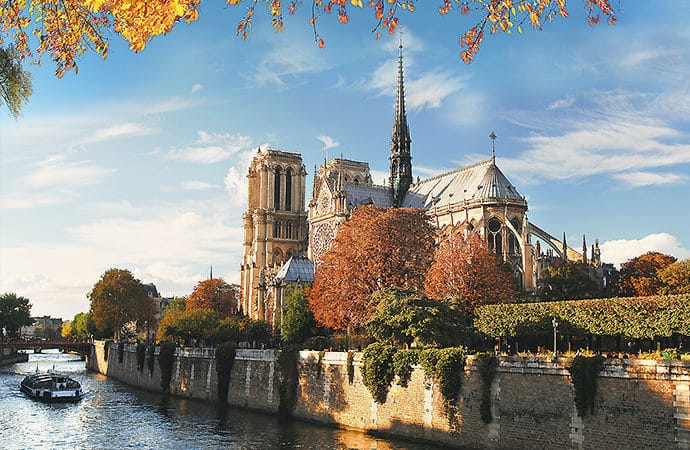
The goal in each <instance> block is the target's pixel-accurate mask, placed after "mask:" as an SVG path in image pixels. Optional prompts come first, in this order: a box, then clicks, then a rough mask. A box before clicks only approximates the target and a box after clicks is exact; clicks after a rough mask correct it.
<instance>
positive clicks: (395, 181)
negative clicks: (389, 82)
mask: <svg viewBox="0 0 690 450" xmlns="http://www.w3.org/2000/svg"><path fill="white" fill-rule="evenodd" d="M402 48H403V47H402V40H401V41H400V55H399V57H398V95H397V98H396V103H395V120H394V121H393V134H392V136H391V157H390V160H391V174H390V180H389V181H390V187H391V195H392V198H393V205H394V206H400V205H401V204H402V201H403V198H404V197H405V194H406V193H407V189H408V188H409V187H410V185H411V184H412V155H411V154H410V143H411V142H412V140H411V139H410V128H409V127H408V125H407V115H406V114H405V86H404V84H403V55H402Z"/></svg>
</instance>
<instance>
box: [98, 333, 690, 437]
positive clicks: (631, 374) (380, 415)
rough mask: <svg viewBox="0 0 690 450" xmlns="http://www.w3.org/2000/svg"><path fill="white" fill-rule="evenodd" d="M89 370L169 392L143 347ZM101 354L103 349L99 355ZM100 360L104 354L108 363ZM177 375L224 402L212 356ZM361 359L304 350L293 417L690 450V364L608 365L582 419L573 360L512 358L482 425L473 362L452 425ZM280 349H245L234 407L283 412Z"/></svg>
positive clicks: (188, 391) (189, 387)
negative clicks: (374, 378)
mask: <svg viewBox="0 0 690 450" xmlns="http://www.w3.org/2000/svg"><path fill="white" fill-rule="evenodd" d="M96 347H97V350H96V352H95V353H94V354H93V355H92V357H91V358H89V362H88V365H89V368H91V369H93V370H98V371H100V372H101V373H105V374H107V375H109V376H113V377H115V378H118V379H120V380H122V381H124V382H126V383H129V384H132V385H135V386H138V387H141V388H144V389H150V390H154V391H160V373H159V368H158V364H157V363H156V366H155V370H154V374H153V376H150V375H149V373H148V368H147V367H144V370H143V371H142V372H139V371H138V370H137V368H136V355H135V353H134V347H133V346H132V347H128V348H126V349H125V352H124V359H123V363H122V364H119V363H118V362H117V348H116V347H113V348H112V349H111V351H110V358H109V361H108V362H107V363H105V362H104V361H102V344H101V345H100V346H99V345H97V346H96ZM99 347H100V348H101V350H98V348H99ZM99 355H100V356H99ZM180 356H181V357H178V358H177V360H176V365H175V366H174V368H173V379H172V382H171V393H173V394H175V395H180V396H185V397H194V398H200V399H210V400H215V399H216V397H217V380H216V374H215V362H214V360H213V351H212V350H201V349H199V350H196V351H187V352H186V351H181V352H180ZM360 358H361V354H355V355H354V359H353V375H354V377H353V379H352V382H350V380H349V378H348V369H347V353H335V352H326V353H317V352H306V351H303V352H300V355H299V363H298V373H299V379H298V387H297V389H298V392H297V402H296V404H295V405H294V410H293V415H294V416H295V417H297V418H300V419H306V420H312V421H317V422H323V423H328V424H334V425H338V426H341V427H347V428H355V429H360V430H367V431H369V432H374V433H379V434H384V435H393V436H401V437H407V438H412V439H417V440H422V441H431V442H438V443H443V444H446V445H451V446H462V447H469V448H511V449H520V448H525V449H527V448H543V449H559V448H562V449H566V448H567V449H572V448H575V449H577V448H584V449H589V448H593V449H606V448H615V449H625V448H630V449H640V448H664V449H671V448H684V449H688V448H690V388H689V386H690V362H689V361H651V360H608V361H607V362H606V363H605V365H604V370H603V371H602V373H601V375H600V378H599V380H598V392H597V397H596V399H595V404H596V406H595V414H594V415H591V416H587V417H586V418H584V419H583V418H581V417H579V416H578V415H577V410H576V409H575V406H574V389H573V387H572V384H571V383H570V376H569V373H568V371H567V367H568V366H569V365H570V362H571V361H570V360H568V359H565V358H559V359H551V358H520V357H510V358H502V359H501V361H500V365H499V368H498V373H497V376H496V378H495V379H494V382H493V384H492V386H491V395H492V412H493V417H494V420H493V422H492V423H490V424H488V425H487V424H484V423H483V422H482V421H481V418H480V411H479V404H480V384H481V383H480V379H479V373H478V371H477V370H476V367H475V366H474V365H473V361H472V358H468V362H467V365H466V367H465V380H464V382H463V387H462V390H461V398H460V401H459V404H458V407H457V411H456V414H455V420H454V421H449V419H448V415H447V413H446V409H445V406H444V402H443V399H442V397H441V395H440V393H439V392H438V388H437V386H436V385H435V384H434V383H433V382H431V381H430V380H427V379H425V377H424V374H423V371H422V369H421V368H416V369H415V370H414V372H413V374H412V378H411V380H410V383H409V385H408V387H406V388H402V387H400V386H398V385H397V384H394V385H393V386H392V388H391V390H390V392H389V393H388V399H387V401H386V403H385V404H383V405H379V404H377V403H375V402H374V401H373V400H372V398H371V396H370V395H369V392H368V390H367V389H366V387H365V386H364V384H363V383H362V377H361V373H360V371H359V367H360ZM278 391H279V367H278V360H277V352H276V351H275V350H265V351H261V350H238V351H237V357H236V361H235V365H234V366H233V370H232V374H231V381H230V390H229V393H228V403H229V404H231V405H234V406H238V407H247V408H252V409H256V410H260V411H265V412H269V413H275V412H276V411H277V408H278V404H279V401H280V400H279V395H278Z"/></svg>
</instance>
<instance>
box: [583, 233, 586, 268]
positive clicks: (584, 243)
mask: <svg viewBox="0 0 690 450" xmlns="http://www.w3.org/2000/svg"><path fill="white" fill-rule="evenodd" d="M582 264H587V239H586V238H585V235H584V234H583V235H582Z"/></svg>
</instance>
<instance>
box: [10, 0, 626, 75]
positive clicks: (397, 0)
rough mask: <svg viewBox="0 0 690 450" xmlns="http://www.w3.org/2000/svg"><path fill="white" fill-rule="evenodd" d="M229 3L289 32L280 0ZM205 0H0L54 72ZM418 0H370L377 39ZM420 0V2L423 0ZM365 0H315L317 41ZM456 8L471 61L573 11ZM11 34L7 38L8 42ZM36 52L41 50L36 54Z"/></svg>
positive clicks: (20, 39)
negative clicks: (526, 28)
mask: <svg viewBox="0 0 690 450" xmlns="http://www.w3.org/2000/svg"><path fill="white" fill-rule="evenodd" d="M226 2H227V4H228V5H233V6H240V5H242V4H247V5H248V7H247V12H246V13H245V15H244V17H243V18H242V19H241V20H240V22H239V24H238V26H237V30H236V31H237V35H239V36H241V37H242V39H246V38H247V36H248V35H249V30H250V28H251V26H252V23H253V15H254V13H255V8H256V5H257V4H260V3H264V4H265V5H266V7H267V10H268V13H269V14H270V16H271V26H272V27H273V29H274V30H275V31H276V32H279V31H283V26H284V23H283V8H285V7H286V5H285V4H284V3H283V2H282V1H280V0H226ZM583 2H584V3H585V11H586V12H587V21H588V23H589V24H590V25H592V26H593V25H595V24H597V23H599V21H600V16H601V15H603V16H604V17H606V19H607V22H608V23H609V24H611V25H613V24H614V23H615V22H616V15H615V11H614V9H613V8H612V7H611V5H610V0H583ZM200 3H201V2H200V0H146V1H141V0H117V1H116V0H61V1H53V0H0V44H9V45H12V46H14V47H16V48H17V50H18V51H19V55H20V57H21V58H22V59H23V58H26V57H32V56H35V59H34V61H35V62H38V61H40V56H41V55H42V54H44V53H47V54H48V55H50V58H51V59H52V60H53V61H54V62H55V64H56V71H55V73H56V75H57V76H58V77H62V76H63V75H64V73H65V72H66V71H69V70H70V69H74V70H75V72H76V70H77V64H76V60H77V58H78V57H79V56H81V55H82V54H83V53H84V52H85V51H87V50H93V51H94V52H96V53H97V54H99V55H101V56H102V57H103V58H105V57H106V56H107V55H108V39H107V37H106V36H107V35H108V33H110V32H111V31H114V32H115V33H117V34H119V35H121V36H122V37H123V38H124V39H125V40H126V41H127V42H129V46H130V48H131V49H132V50H133V51H135V52H138V51H140V50H143V49H144V48H145V47H146V44H147V43H148V42H149V41H150V40H151V39H152V38H154V37H156V36H159V35H162V34H166V33H168V32H170V31H171V30H172V29H173V27H174V26H175V25H176V24H177V23H179V22H180V21H185V22H187V23H190V22H193V21H196V20H197V19H198V16H199V8H200ZM299 3H300V2H297V1H292V2H289V3H287V11H288V13H289V14H294V13H295V11H296V10H297V7H298V5H299ZM416 4H417V1H416V0H368V1H366V6H367V7H368V8H369V9H370V10H371V11H372V13H373V20H374V22H375V26H374V29H373V32H374V35H375V36H376V38H378V37H380V35H381V33H380V31H381V30H385V31H387V32H388V33H389V34H393V33H394V32H395V30H396V29H397V27H398V24H399V18H398V13H399V10H402V11H407V12H410V13H411V12H413V11H414V10H415V8H416ZM420 4H422V3H421V2H420ZM364 5H365V3H364V2H363V1H362V0H312V2H311V11H310V17H311V18H310V20H309V24H310V26H312V27H313V30H314V40H315V42H316V43H317V45H318V46H319V47H324V45H325V43H324V40H323V39H322V37H321V36H320V35H319V33H318V31H317V28H316V21H317V19H318V18H319V17H320V15H321V14H326V15H330V14H331V13H332V12H333V11H335V12H336V16H337V19H338V21H339V22H341V23H347V22H349V20H350V10H349V8H352V7H355V8H360V9H361V8H364ZM453 10H457V11H458V12H459V13H460V14H461V15H468V16H469V15H474V16H476V19H477V21H476V22H475V25H474V26H471V27H469V29H468V31H466V32H465V33H463V34H462V35H461V37H460V44H461V46H462V48H463V50H462V52H461V53H460V56H461V58H462V59H463V61H465V62H466V63H469V62H470V61H472V59H474V55H475V54H476V53H477V52H478V51H479V45H480V44H481V42H482V41H483V39H484V36H485V31H488V32H489V33H490V34H493V33H498V32H503V33H512V30H513V29H517V31H518V32H519V33H522V25H523V24H524V23H528V24H529V25H531V26H532V27H533V28H535V29H541V27H542V26H543V23H545V22H552V21H553V20H554V19H555V18H556V17H568V11H567V10H566V7H565V0H464V1H463V0H453V1H451V0H442V2H441V6H440V7H439V13H440V14H441V15H447V14H450V13H451V12H452V11H453ZM30 34H33V35H35V36H36V37H37V38H38V45H37V47H36V48H35V49H31V48H30V46H29V35H30ZM7 41H9V42H7ZM34 52H35V53H36V55H34Z"/></svg>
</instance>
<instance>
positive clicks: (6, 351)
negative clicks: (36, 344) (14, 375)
mask: <svg viewBox="0 0 690 450" xmlns="http://www.w3.org/2000/svg"><path fill="white" fill-rule="evenodd" d="M28 360H29V355H28V354H26V353H22V352H18V351H17V350H16V349H14V348H3V349H2V352H1V353H0V367H2V366H9V365H12V364H15V363H18V362H26V361H28Z"/></svg>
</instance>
